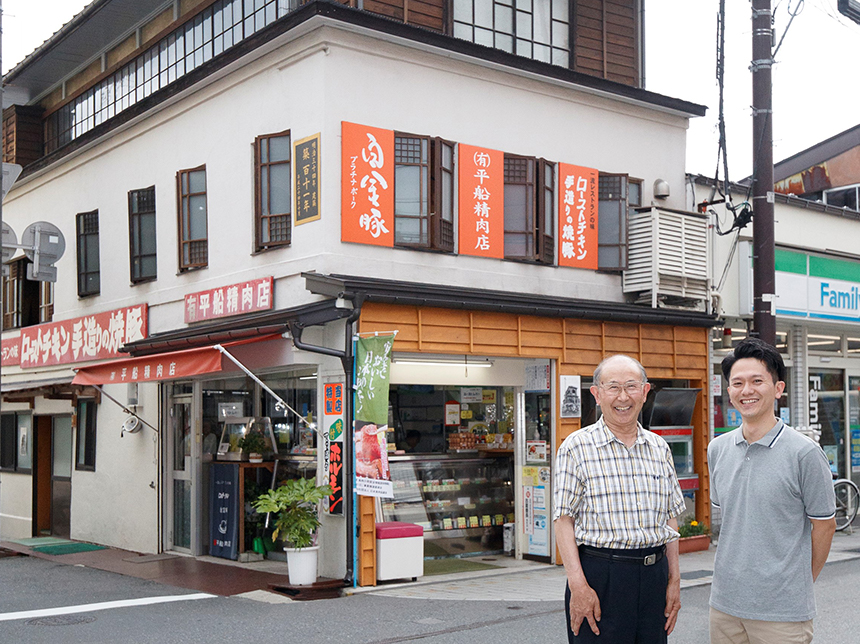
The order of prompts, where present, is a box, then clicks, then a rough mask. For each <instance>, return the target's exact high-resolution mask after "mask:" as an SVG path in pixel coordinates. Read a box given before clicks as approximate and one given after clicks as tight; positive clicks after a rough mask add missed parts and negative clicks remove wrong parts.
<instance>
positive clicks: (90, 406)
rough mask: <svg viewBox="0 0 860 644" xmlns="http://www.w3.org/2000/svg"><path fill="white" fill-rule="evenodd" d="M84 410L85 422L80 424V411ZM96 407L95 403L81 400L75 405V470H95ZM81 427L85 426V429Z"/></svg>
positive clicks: (87, 399) (86, 399) (89, 400)
mask: <svg viewBox="0 0 860 644" xmlns="http://www.w3.org/2000/svg"><path fill="white" fill-rule="evenodd" d="M82 408H86V409H87V413H86V421H85V422H81V416H82V414H81V409H82ZM97 414H98V405H97V404H96V401H95V400H93V399H89V398H82V399H80V400H78V401H77V404H76V405H75V419H74V420H75V469H76V470H81V471H85V472H95V470H96V434H97V433H98V432H97V431H96V428H97V420H98V418H97ZM83 425H86V426H85V427H84V426H83ZM82 433H83V436H84V439H83V445H84V454H83V458H81V444H82V442H81V434H82Z"/></svg>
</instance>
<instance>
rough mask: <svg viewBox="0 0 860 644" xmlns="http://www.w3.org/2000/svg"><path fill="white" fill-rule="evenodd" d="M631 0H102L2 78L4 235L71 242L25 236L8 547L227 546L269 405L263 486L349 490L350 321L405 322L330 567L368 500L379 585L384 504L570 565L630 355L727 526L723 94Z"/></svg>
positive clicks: (11, 362) (7, 348)
mask: <svg viewBox="0 0 860 644" xmlns="http://www.w3.org/2000/svg"><path fill="white" fill-rule="evenodd" d="M356 5H358V6H356ZM526 5H527V6H526ZM640 5H641V2H640V1H639V0H588V1H586V0H576V1H574V0H570V1H562V2H552V3H548V2H547V3H537V2H536V3H534V4H532V3H525V4H524V3H521V2H517V3H515V4H514V3H512V2H510V0H494V1H493V2H489V1H488V2H478V1H476V0H426V1H424V2H419V1H416V0H388V1H385V2H383V1H381V0H380V1H378V2H376V1H374V2H371V1H370V0H365V1H364V2H363V3H361V2H355V1H352V2H343V3H339V2H333V1H323V0H318V1H312V2H306V3H298V2H290V3H284V2H282V1H275V0H255V1H254V2H248V1H246V2H242V1H240V0H233V1H231V0H214V1H213V0H181V1H180V0H169V1H164V0H148V1H146V2H143V1H140V0H138V1H136V2H133V3H132V2H126V1H124V0H96V1H95V2H93V3H92V4H91V5H89V6H88V7H87V8H86V9H85V10H84V11H83V12H82V13H81V14H80V15H79V16H77V17H76V18H75V19H73V20H72V21H71V22H70V23H68V24H67V25H66V26H65V27H63V29H61V30H60V31H59V32H57V34H55V35H54V37H52V38H51V39H50V40H49V41H47V42H46V43H45V44H44V45H43V46H42V47H40V48H39V49H38V50H37V51H35V52H34V53H33V54H31V55H30V56H29V57H28V58H26V59H25V60H24V61H22V62H21V63H20V64H19V65H18V66H17V67H15V68H14V69H13V70H12V71H10V72H9V73H8V74H7V76H6V78H5V79H4V80H5V83H6V85H7V94H8V95H9V96H10V97H11V98H12V99H13V100H14V104H13V105H11V106H9V107H7V108H6V109H5V111H4V128H5V129H4V154H5V160H6V161H8V162H17V163H19V164H21V165H23V166H24V171H23V173H22V175H21V177H20V178H19V179H18V181H17V182H16V183H15V185H14V187H13V188H12V190H11V191H10V193H9V194H8V196H7V198H6V201H5V202H4V208H3V217H4V220H5V221H7V222H8V223H9V224H10V225H11V226H12V228H13V229H14V230H15V231H16V233H17V234H18V235H19V236H21V235H22V232H23V231H24V230H25V229H26V228H27V227H28V226H30V224H32V223H34V222H36V221H47V222H50V223H51V224H53V225H54V226H56V227H57V229H59V231H60V232H61V233H62V235H63V237H64V238H65V244H66V253H65V254H64V255H63V256H62V257H61V258H60V259H59V260H58V261H57V262H56V269H57V279H56V282H55V283H51V282H33V281H30V280H27V279H26V272H27V270H28V265H30V264H31V258H27V257H23V256H20V255H18V256H16V257H15V258H13V259H12V260H11V262H10V264H9V266H10V269H11V272H10V275H9V277H8V278H6V279H5V281H4V293H5V294H6V295H7V297H6V299H5V304H4V311H3V312H4V318H3V320H4V331H3V357H4V361H3V374H2V376H3V378H2V395H3V425H2V437H0V438H2V440H0V460H2V463H0V484H1V485H0V532H2V535H3V536H4V537H28V536H32V535H40V534H43V533H58V534H67V535H71V537H72V538H73V539H78V540H85V541H92V542H96V543H100V544H106V545H110V546H115V547H120V548H126V549H130V550H135V551H140V552H150V553H156V552H161V551H175V552H181V553H189V554H192V555H198V554H207V553H208V552H209V549H210V546H211V545H212V544H213V542H217V541H219V540H220V541H222V542H223V536H219V534H218V529H219V522H218V521H217V520H214V519H215V517H213V516H211V515H212V512H210V503H211V501H212V499H211V498H210V497H211V496H212V495H211V494H210V478H211V476H212V471H213V467H214V465H213V464H215V463H218V462H219V456H223V454H222V455H219V454H217V453H216V452H217V451H218V449H219V444H222V443H223V441H222V439H221V436H222V434H224V432H223V430H224V429H225V428H227V426H228V425H230V424H231V423H234V422H236V421H235V419H236V418H237V417H240V418H247V417H267V418H268V419H270V421H271V426H272V430H273V436H274V438H275V442H276V446H277V452H278V459H277V461H276V463H277V465H276V466H275V465H274V464H273V463H272V462H269V463H268V464H264V465H263V466H262V469H261V468H252V467H251V466H247V469H248V473H249V476H248V478H247V480H246V479H245V478H243V479H242V482H243V484H244V485H245V491H246V493H247V494H253V493H255V491H258V490H259V489H261V488H265V487H268V485H270V483H271V480H272V479H273V478H276V477H278V476H283V475H287V476H297V475H302V476H316V477H318V479H319V480H321V481H322V480H326V481H328V480H330V472H329V469H330V466H331V463H330V460H331V453H330V452H331V450H330V449H327V448H330V447H331V445H334V444H335V442H336V440H337V439H336V437H335V436H334V435H332V434H331V433H329V430H330V429H331V428H332V427H334V426H336V423H337V421H338V420H340V421H341V422H343V423H345V424H346V426H347V432H346V436H347V437H349V436H350V433H349V431H348V428H349V425H350V423H351V420H352V418H351V416H350V406H349V404H348V401H344V405H343V410H342V411H341V412H338V408H337V405H336V404H332V403H333V400H334V399H335V398H336V397H337V394H338V393H341V392H346V393H347V398H348V391H349V388H348V386H347V385H349V383H350V382H351V380H352V342H353V338H354V337H355V336H356V335H365V334H375V333H379V334H387V333H388V332H394V331H396V332H397V334H396V338H395V342H394V354H393V364H392V367H391V385H390V391H389V396H390V406H389V426H390V428H391V430H393V431H392V432H390V441H391V442H393V443H394V446H395V448H396V450H397V451H398V452H400V451H402V452H403V454H399V453H397V454H392V455H391V457H390V466H391V476H392V478H393V480H394V489H395V498H394V499H393V500H392V499H386V500H384V501H383V502H382V503H381V504H380V505H381V507H380V508H379V509H378V512H377V511H375V510H374V507H373V503H372V502H362V503H361V504H360V506H359V507H355V506H353V504H352V498H351V495H349V494H347V495H346V496H345V497H344V498H343V499H342V500H340V499H333V500H332V501H331V504H332V507H327V511H326V512H325V513H324V516H323V517H322V520H323V526H322V529H321V533H320V540H321V547H322V551H321V563H320V573H321V574H322V575H324V576H329V577H343V576H345V575H346V576H347V577H350V576H351V575H352V574H353V563H352V560H351V555H352V552H353V549H352V546H351V545H350V534H351V533H352V530H351V528H350V527H349V525H348V524H349V522H350V520H351V519H352V518H353V517H355V516H357V515H361V516H360V519H361V523H362V535H363V536H362V537H361V538H360V539H359V543H358V545H357V547H356V548H357V553H358V557H359V559H358V564H357V566H358V573H359V575H362V576H363V577H362V579H363V580H364V581H363V583H372V576H373V570H372V568H373V562H372V560H371V558H369V555H370V553H372V523H373V521H374V515H375V514H377V513H378V514H379V516H380V517H381V518H383V519H388V518H398V519H400V520H408V521H410V522H412V523H417V524H419V525H422V526H423V528H424V535H425V556H428V557H444V556H461V555H469V554H481V553H485V552H495V553H499V552H502V551H503V550H504V542H503V537H504V532H505V525H506V524H507V525H508V528H507V530H508V531H509V532H511V533H512V534H513V543H512V544H511V548H512V552H513V554H514V555H515V556H520V557H522V556H530V557H537V558H540V559H543V560H546V561H551V560H555V558H556V553H555V548H554V547H553V534H552V529H551V525H550V524H551V520H550V519H551V508H550V503H551V501H550V499H551V471H552V456H553V454H554V452H555V448H556V446H557V445H558V444H559V443H560V441H561V440H563V439H564V437H565V436H567V435H568V434H569V433H570V432H572V431H574V430H576V429H578V428H580V427H581V426H583V425H584V424H587V423H588V422H592V421H593V420H594V419H595V417H596V414H597V413H598V411H599V410H595V408H594V403H593V399H592V398H591V397H590V395H589V393H588V387H589V385H590V384H591V373H592V371H593V369H594V367H595V366H596V365H597V364H598V362H600V360H601V359H602V358H604V357H605V356H607V355H610V354H613V353H617V352H624V353H629V354H630V355H633V356H635V357H636V358H638V359H639V360H641V362H642V363H643V364H644V365H645V367H646V368H647V370H648V372H649V376H650V378H651V381H652V383H653V385H654V388H655V390H661V389H662V390H666V391H665V396H667V400H669V399H672V395H673V392H674V391H675V390H677V389H690V390H692V394H691V395H690V396H691V397H690V398H689V400H688V401H687V402H686V407H685V410H686V412H685V413H681V414H680V416H685V418H684V419H683V421H679V420H677V419H676V418H674V417H671V418H670V417H669V416H665V415H661V420H660V421H659V422H657V421H655V422H657V424H660V425H661V426H667V425H672V423H674V422H676V421H677V422H680V424H681V425H683V426H682V427H674V428H670V429H666V430H665V432H666V435H667V436H669V437H672V436H675V437H676V438H677V440H675V439H673V440H674V442H673V446H674V447H673V449H674V450H675V452H676V464H678V465H679V468H681V469H679V471H682V473H683V477H682V478H683V479H684V487H685V489H686V490H687V494H688V496H689V511H690V512H691V513H696V515H697V516H699V517H700V518H705V519H707V516H708V514H707V513H708V512H709V509H708V504H707V474H706V467H705V466H704V450H705V446H706V443H707V437H708V434H709V422H708V413H709V411H708V400H707V398H706V396H705V395H704V391H706V389H707V387H708V386H709V374H710V363H709V347H710V334H711V331H710V327H711V326H713V324H714V319H715V318H714V315H712V314H711V312H710V308H709V279H710V275H709V273H708V252H709V249H708V245H707V243H706V234H707V232H706V223H707V222H706V220H705V218H703V217H698V216H696V215H694V214H690V213H686V212H684V211H683V208H684V205H685V203H684V202H685V194H684V193H685V191H684V181H685V174H684V157H685V133H686V128H687V124H688V121H689V119H690V118H693V117H697V116H701V115H703V114H704V108H703V107H701V106H699V105H695V104H691V103H689V102H686V101H683V100H680V99H676V98H670V97H666V96H662V95H658V94H654V93H651V92H648V91H647V90H646V89H644V87H643V86H642V80H641V79H642V43H643V35H642V25H641V22H640V21H641V11H640V9H641V6H640ZM628 215H629V221H628ZM628 224H629V225H628ZM666 242H667V243H666ZM240 365H241V366H240ZM338 385H339V386H340V387H342V389H338ZM116 403H118V404H116ZM285 405H288V406H289V409H288V408H287V407H285ZM661 405H662V403H661ZM661 405H657V407H660V406H661ZM671 406H672V405H671V404H670V405H669V407H671ZM682 406H683V405H682ZM651 407H654V405H651ZM651 407H649V411H648V412H647V413H650V409H651ZM664 416H665V417H664ZM670 416H671V414H670ZM130 418H139V419H140V421H137V420H130ZM643 420H645V422H646V424H647V423H648V422H649V421H650V416H648V417H647V418H644V419H643ZM670 421H672V422H670ZM210 435H214V437H211V438H210ZM225 435H226V434H225ZM488 435H492V438H491V439H489V440H488ZM477 437H480V438H477ZM348 440H349V438H347V441H348ZM329 441H332V442H331V444H330V443H329ZM476 443H481V449H478V448H477V447H476V445H475V444H476ZM488 444H489V445H490V446H491V447H489V448H488V447H487V445H488ZM233 447H235V446H233ZM348 448H349V444H348V443H347V445H346V449H345V451H344V453H345V454H346V455H347V458H349V454H350V450H349V449H348ZM327 456H328V458H326V457H327ZM243 467H244V466H243ZM274 467H277V472H276V473H272V472H271V470H272V469H273V468H274ZM254 474H257V476H256V477H255V476H254ZM255 486H256V487H255ZM344 509H345V510H346V511H345V512H344ZM240 514H242V515H244V512H242V511H241V509H240ZM246 518H247V519H248V520H247V521H246V526H245V527H246V529H247V530H248V531H247V532H243V533H242V534H241V535H240V540H242V541H246V539H245V537H246V536H247V537H248V539H250V538H251V537H252V536H254V535H253V532H252V529H253V526H251V527H249V526H248V525H247V524H249V523H253V520H254V517H253V516H248V517H246ZM511 524H513V529H511ZM243 546H244V548H243V549H247V548H248V544H247V543H243Z"/></svg>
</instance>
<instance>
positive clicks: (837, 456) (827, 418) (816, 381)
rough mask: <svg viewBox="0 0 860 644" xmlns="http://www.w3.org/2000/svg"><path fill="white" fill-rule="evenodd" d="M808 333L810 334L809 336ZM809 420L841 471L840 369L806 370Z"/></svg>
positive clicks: (833, 466)
mask: <svg viewBox="0 0 860 644" xmlns="http://www.w3.org/2000/svg"><path fill="white" fill-rule="evenodd" d="M810 337H811V336H810ZM809 424H810V427H812V428H813V429H817V430H819V431H821V439H820V441H819V443H820V444H821V448H822V449H823V450H824V453H825V454H826V455H827V460H828V461H830V469H831V470H832V471H833V473H834V474H839V475H844V473H845V430H844V427H845V378H844V375H843V372H842V371H838V370H826V369H821V370H819V371H812V370H810V371H809Z"/></svg>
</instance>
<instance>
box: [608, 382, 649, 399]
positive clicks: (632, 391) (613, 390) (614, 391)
mask: <svg viewBox="0 0 860 644" xmlns="http://www.w3.org/2000/svg"><path fill="white" fill-rule="evenodd" d="M643 387H645V383H644V382H639V381H637V380H628V381H627V382H625V383H623V384H622V383H620V382H607V383H606V384H603V383H601V384H600V388H601V389H603V391H605V392H606V393H608V394H609V395H610V396H617V395H619V394H620V393H621V390H622V389H623V390H624V391H626V392H627V395H629V396H635V395H636V394H638V393H641V392H642V388H643Z"/></svg>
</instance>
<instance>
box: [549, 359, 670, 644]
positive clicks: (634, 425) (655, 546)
mask: <svg viewBox="0 0 860 644" xmlns="http://www.w3.org/2000/svg"><path fill="white" fill-rule="evenodd" d="M650 388H651V386H650V385H649V384H648V382H647V377H646V375H645V369H644V368H643V367H642V365H641V364H640V363H639V362H638V361H637V360H635V359H633V358H631V357H629V356H624V355H616V356H612V357H610V358H607V359H606V360H604V361H603V362H601V363H600V364H599V365H598V366H597V369H595V371H594V386H592V387H591V393H592V395H593V396H594V398H595V400H596V401H597V404H598V405H599V406H600V411H601V412H602V417H601V418H600V419H599V420H598V421H597V422H596V423H594V424H593V425H589V426H588V427H585V428H583V429H581V430H579V431H577V432H574V433H573V434H571V435H570V436H568V437H567V439H565V441H564V442H563V443H562V445H561V447H560V448H559V450H558V454H557V461H556V472H555V494H554V500H555V504H554V505H555V511H554V515H553V518H554V520H555V529H556V542H557V544H558V548H559V550H560V551H561V555H562V558H563V559H564V568H565V572H566V573H567V590H566V591H565V604H566V609H567V628H568V642H571V643H573V642H576V643H579V642H583V643H584V642H611V643H612V644H636V643H640V644H646V643H647V644H657V643H659V642H666V641H667V638H668V635H669V633H671V632H672V629H673V628H674V627H675V620H676V619H677V617H678V610H679V609H680V608H681V574H680V571H679V569H678V542H677V539H678V532H677V528H678V524H677V520H676V517H677V516H678V515H679V514H681V512H682V511H683V510H684V498H683V495H682V494H681V488H680V486H679V484H678V478H677V476H676V474H675V467H674V464H673V461H672V453H671V451H670V449H669V446H668V445H667V443H666V441H664V440H663V439H662V438H661V437H659V436H657V435H656V434H653V433H651V432H649V431H645V430H644V429H643V428H642V426H641V425H640V424H639V412H640V411H641V410H642V406H643V405H644V404H645V397H646V396H647V395H648V391H649V390H650Z"/></svg>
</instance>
